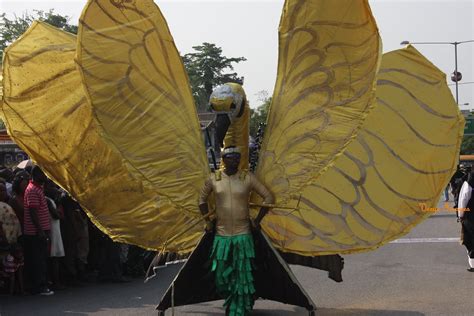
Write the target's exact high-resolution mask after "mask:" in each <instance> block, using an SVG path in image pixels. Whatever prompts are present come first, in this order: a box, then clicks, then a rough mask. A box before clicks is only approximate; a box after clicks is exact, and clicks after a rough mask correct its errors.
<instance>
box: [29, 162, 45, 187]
mask: <svg viewBox="0 0 474 316" xmlns="http://www.w3.org/2000/svg"><path fill="white" fill-rule="evenodd" d="M31 178H32V179H33V181H34V182H36V183H38V184H44V183H45V182H46V180H47V179H48V178H47V177H46V175H45V174H44V172H43V170H41V168H40V167H39V166H34V167H33V169H31Z"/></svg>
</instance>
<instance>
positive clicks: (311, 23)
mask: <svg viewBox="0 0 474 316" xmlns="http://www.w3.org/2000/svg"><path fill="white" fill-rule="evenodd" d="M380 56H381V42H380V37H379V33H378V29H377V26H376V23H375V20H374V18H373V16H372V13H371V11H370V7H369V5H368V3H367V1H360V0H341V1H337V5H335V4H334V1H322V0H319V1H302V0H287V1H286V3H285V6H284V10H283V15H282V18H281V22H280V29H279V64H278V75H277V82H276V86H275V92H274V94H273V100H272V104H271V107H270V112H269V118H268V122H267V128H266V130H265V136H264V142H263V144H262V150H261V154H260V161H259V165H258V170H257V175H258V177H259V178H260V179H262V180H263V181H264V182H265V183H266V184H267V185H269V186H271V187H272V189H273V191H274V193H275V195H276V197H277V199H278V203H279V204H280V205H281V204H284V205H292V204H294V203H296V201H297V200H298V197H299V195H300V192H301V190H303V189H304V188H305V187H306V186H307V185H309V184H310V183H311V182H312V181H314V180H315V179H316V178H317V176H318V175H319V174H321V173H322V172H323V171H324V168H327V167H328V166H329V164H330V163H331V162H332V161H333V160H334V159H336V157H337V156H338V155H340V154H341V153H342V152H343V150H344V149H345V148H346V146H347V145H348V143H349V142H350V141H351V140H352V138H353V137H354V135H355V134H356V132H357V130H358V128H360V126H361V124H362V123H363V121H364V119H365V118H366V116H367V114H368V112H369V111H370V110H371V108H372V105H373V99H374V97H375V94H374V93H375V76H376V73H377V69H378V67H379V64H380Z"/></svg>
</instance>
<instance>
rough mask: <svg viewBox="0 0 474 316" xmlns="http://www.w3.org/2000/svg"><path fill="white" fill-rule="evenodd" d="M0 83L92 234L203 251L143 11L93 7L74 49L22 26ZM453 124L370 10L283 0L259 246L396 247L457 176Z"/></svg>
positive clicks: (191, 125) (181, 99) (191, 182)
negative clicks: (385, 44)
mask: <svg viewBox="0 0 474 316" xmlns="http://www.w3.org/2000/svg"><path fill="white" fill-rule="evenodd" d="M2 85H3V100H2V101H3V102H2V113H3V120H4V121H5V123H6V126H7V129H8V132H9V134H10V135H11V137H12V138H13V140H14V141H15V142H16V143H17V144H18V145H19V146H20V147H21V148H22V149H23V150H25V151H26V152H27V154H28V155H29V156H30V157H31V158H32V159H33V160H34V161H35V162H36V163H38V164H39V165H40V166H41V167H42V169H43V170H45V172H46V173H47V174H48V176H49V177H50V178H52V179H53V180H54V181H55V182H56V183H58V184H60V185H61V186H62V187H63V188H64V189H66V190H67V191H68V192H69V193H70V194H71V196H73V197H74V198H75V199H76V200H77V201H79V202H80V203H81V205H82V206H83V207H84V209H85V210H86V211H87V214H88V216H89V217H90V218H91V220H92V221H93V222H94V223H95V225H97V226H98V227H99V228H100V229H101V230H102V231H103V232H105V233H107V234H108V235H109V236H110V237H111V238H113V239H114V240H116V241H120V242H127V243H131V244H136V245H140V246H142V247H145V248H149V249H156V250H158V251H160V252H164V251H171V252H174V253H178V254H181V255H187V254H189V253H190V252H193V253H194V251H196V250H198V248H199V247H200V244H198V242H199V241H200V240H201V242H202V243H203V244H202V245H204V244H205V242H206V241H202V240H203V238H204V237H202V236H203V234H202V225H197V223H201V222H202V221H203V218H202V216H201V214H200V212H199V210H198V208H197V201H198V194H199V191H200V189H201V188H202V187H203V185H204V182H205V181H206V179H207V178H208V177H209V174H210V170H209V164H208V161H207V157H206V151H205V147H204V145H203V139H202V134H201V133H202V131H201V128H200V125H199V122H198V117H197V113H196V107H195V105H194V101H193V96H192V93H191V90H190V85H189V80H188V77H187V74H186V72H185V69H184V65H183V63H182V60H181V57H180V56H179V53H178V50H177V49H176V47H175V44H174V41H173V38H172V36H171V33H170V31H169V29H168V26H167V24H166V21H165V19H164V17H163V16H162V14H161V12H160V10H159V9H158V7H157V6H156V5H155V4H154V3H153V1H151V0H141V1H136V0H126V1H125V0H90V1H88V3H87V5H86V7H85V9H84V11H83V13H82V15H81V18H80V20H79V33H78V36H77V37H76V36H74V35H72V34H68V33H65V32H63V31H60V30H58V29H55V28H54V27H51V26H49V25H47V24H45V23H43V22H34V23H33V25H32V26H31V27H30V28H29V29H28V31H27V32H26V33H25V34H23V36H21V37H20V38H19V39H18V40H17V41H16V42H14V43H13V44H12V45H11V46H10V47H9V48H7V49H6V51H5V54H4V61H3V84H2ZM231 123H232V122H231ZM230 125H232V124H230ZM463 126H464V119H463V117H462V115H461V113H460V112H459V109H458V107H457V105H456V103H455V102H454V100H453V97H452V94H451V92H450V90H449V88H448V86H447V84H446V78H445V74H443V73H442V72H441V71H440V70H439V69H437V68H436V67H435V66H434V65H433V64H432V63H430V62H429V61H428V60H427V59H426V58H425V57H423V56H422V55H421V54H420V53H419V52H418V51H417V50H416V49H415V48H413V47H411V46H408V47H406V48H404V49H400V50H396V51H393V52H388V53H386V54H384V55H383V56H382V54H381V40H380V37H379V33H378V29H377V26H376V23H375V19H374V18H373V16H372V13H371V10H370V7H369V4H368V1H366V0H341V1H323V0H287V1H286V2H285V4H284V7H283V14H282V18H281V21H280V28H279V61H278V72H277V78H276V85H275V90H274V92H273V97H272V103H271V106H270V110H269V114H268V121H267V127H266V129H265V134H264V139H263V143H262V147H261V150H260V157H259V162H258V166H257V169H256V173H255V175H256V177H257V178H258V179H259V180H260V181H261V182H262V183H264V184H265V185H266V186H267V187H268V189H269V190H270V191H271V192H272V193H273V194H274V196H275V203H274V204H273V205H270V206H269V207H271V212H270V213H269V214H268V215H267V216H266V217H265V219H264V221H263V222H262V230H263V231H264V232H265V234H266V235H268V240H269V242H270V244H271V246H272V247H275V248H276V249H278V251H279V252H280V253H281V254H282V256H283V257H284V258H285V260H286V261H287V262H293V263H300V264H306V265H310V266H314V264H313V263H314V259H315V258H323V257H320V256H322V255H337V254H351V253H357V252H363V251H368V250H372V249H375V248H377V247H380V246H382V245H384V244H386V243H387V242H389V241H391V240H393V239H395V238H398V237H400V236H401V235H403V234H406V233H407V232H409V231H410V229H411V228H413V227H414V226H415V225H416V224H418V223H419V222H421V221H422V220H423V219H425V218H426V217H428V216H429V214H428V213H427V212H424V211H423V210H422V209H420V207H419V203H424V204H425V205H426V206H427V207H433V206H435V205H436V204H437V201H438V198H439V196H440V194H441V192H442V191H443V190H444V188H445V187H446V184H447V183H448V181H449V179H450V177H451V175H452V173H453V172H454V171H455V167H456V162H457V156H458V153H459V148H460V144H461V140H462V136H463ZM434 127H435V128H434ZM230 128H231V127H230V126H229V129H230ZM104 197H107V198H106V199H104ZM250 202H251V203H252V205H253V206H252V207H254V205H262V204H263V203H262V201H261V199H260V198H259V197H257V196H252V197H251V201H250ZM257 207H258V206H257ZM255 213H256V210H255V209H253V208H251V210H250V216H251V217H254V216H255ZM265 238H266V236H265ZM196 245H198V246H197V247H198V248H196ZM209 247H211V246H210V245H209ZM199 249H200V248H199ZM209 249H210V248H209ZM272 249H273V248H272ZM189 260H191V258H190V259H189ZM275 260H279V259H275ZM204 296H205V295H203V297H201V298H203V299H208V298H209V296H205V297H204ZM197 300H198V298H195V299H194V301H197Z"/></svg>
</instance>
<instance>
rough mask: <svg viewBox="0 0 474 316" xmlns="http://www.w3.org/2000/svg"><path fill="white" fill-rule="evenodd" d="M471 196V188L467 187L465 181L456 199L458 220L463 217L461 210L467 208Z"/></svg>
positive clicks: (467, 184)
mask: <svg viewBox="0 0 474 316" xmlns="http://www.w3.org/2000/svg"><path fill="white" fill-rule="evenodd" d="M471 194H472V188H471V186H470V185H469V183H467V181H464V183H463V184H462V187H461V191H460V192H459V199H458V209H459V211H458V214H459V218H463V217H464V211H463V209H465V208H466V207H467V203H468V202H469V200H470V199H471ZM473 211H474V210H473Z"/></svg>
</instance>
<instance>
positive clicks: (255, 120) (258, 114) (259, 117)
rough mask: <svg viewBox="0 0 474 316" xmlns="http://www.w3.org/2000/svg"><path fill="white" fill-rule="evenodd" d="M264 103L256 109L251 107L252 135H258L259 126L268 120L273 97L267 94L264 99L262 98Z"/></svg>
mask: <svg viewBox="0 0 474 316" xmlns="http://www.w3.org/2000/svg"><path fill="white" fill-rule="evenodd" d="M260 101H262V102H263V103H262V104H261V105H259V106H258V107H257V108H256V109H250V124H249V125H250V135H251V136H252V137H256V136H257V131H258V127H259V126H260V124H262V123H266V122H267V116H268V111H269V110H270V104H271V103H272V98H271V97H268V96H267V95H265V97H264V98H263V99H260Z"/></svg>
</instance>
